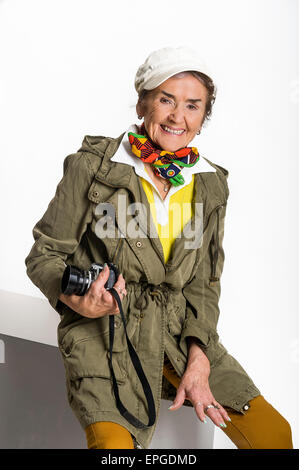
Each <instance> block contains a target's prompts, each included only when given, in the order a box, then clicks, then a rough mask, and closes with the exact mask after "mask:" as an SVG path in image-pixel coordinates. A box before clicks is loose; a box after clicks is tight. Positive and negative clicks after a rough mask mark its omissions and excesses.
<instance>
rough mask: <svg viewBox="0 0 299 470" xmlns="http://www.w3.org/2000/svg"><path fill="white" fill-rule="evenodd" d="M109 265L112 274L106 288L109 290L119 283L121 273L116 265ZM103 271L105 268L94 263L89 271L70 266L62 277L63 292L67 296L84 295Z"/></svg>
mask: <svg viewBox="0 0 299 470" xmlns="http://www.w3.org/2000/svg"><path fill="white" fill-rule="evenodd" d="M107 264H108V267H109V269H110V272H109V279H108V281H107V282H106V284H105V288H106V289H107V290H109V289H111V288H112V287H113V286H114V284H115V282H116V281H117V278H118V276H119V272H118V269H117V266H116V265H115V264H113V263H107ZM103 269H104V266H103V265H102V264H98V263H93V264H92V265H91V267H90V269H89V270H84V269H79V268H76V266H71V265H68V266H67V267H66V268H65V271H64V273H63V276H62V280H61V292H62V293H63V294H65V295H71V294H75V295H80V296H82V295H84V294H85V293H86V292H87V291H88V289H89V288H90V286H91V284H92V283H93V282H94V281H95V280H96V279H97V278H98V276H99V274H100V273H101V272H102V271H103Z"/></svg>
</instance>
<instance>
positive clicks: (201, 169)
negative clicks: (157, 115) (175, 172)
mask: <svg viewBox="0 0 299 470" xmlns="http://www.w3.org/2000/svg"><path fill="white" fill-rule="evenodd" d="M128 132H134V133H137V134H138V132H139V129H138V126H137V124H132V125H131V126H130V127H129V128H128V129H127V131H126V132H125V134H124V137H123V139H122V141H121V143H120V145H119V147H118V149H117V151H116V153H115V154H114V155H113V157H112V158H111V159H110V160H111V161H112V162H119V163H125V164H126V165H131V166H133V167H134V170H135V173H136V174H137V175H139V176H141V177H142V178H144V179H145V180H146V181H148V182H149V183H150V184H151V185H152V187H153V188H154V189H155V191H156V193H157V194H158V196H159V197H160V199H161V200H163V199H162V198H161V196H160V193H159V191H158V188H157V187H156V185H155V183H154V182H153V180H152V179H151V178H150V176H149V175H148V173H147V172H146V170H145V167H144V163H143V161H142V160H141V159H140V158H137V157H136V156H135V155H133V154H132V150H131V144H130V142H129V138H128ZM189 146H192V142H190V144H189ZM211 171H214V172H215V171H216V169H215V168H214V167H213V166H212V165H210V164H209V163H208V162H207V161H206V160H204V159H203V158H200V159H199V161H198V162H197V163H196V165H193V166H191V167H185V168H183V169H182V170H181V174H182V175H183V177H184V180H185V182H184V184H181V185H179V186H171V188H170V190H169V191H168V194H167V196H166V198H165V199H164V201H166V200H169V197H170V196H171V195H172V194H174V193H176V192H177V191H179V190H180V189H182V188H183V187H184V186H186V185H187V184H189V183H191V181H192V175H193V174H194V173H206V172H211Z"/></svg>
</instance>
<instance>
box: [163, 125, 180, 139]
mask: <svg viewBox="0 0 299 470" xmlns="http://www.w3.org/2000/svg"><path fill="white" fill-rule="evenodd" d="M163 126H164V127H166V128H167V129H169V130H166V129H164V127H163ZM160 128H161V130H162V132H163V133H164V134H166V135H172V136H175V137H180V136H181V135H183V134H184V133H185V129H172V128H171V127H168V126H165V125H164V124H160Z"/></svg>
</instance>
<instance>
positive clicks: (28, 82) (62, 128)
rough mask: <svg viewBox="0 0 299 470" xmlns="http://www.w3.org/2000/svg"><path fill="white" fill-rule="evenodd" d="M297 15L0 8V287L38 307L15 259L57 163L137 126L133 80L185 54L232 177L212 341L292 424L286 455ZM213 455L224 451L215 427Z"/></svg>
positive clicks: (293, 398)
mask: <svg viewBox="0 0 299 470" xmlns="http://www.w3.org/2000/svg"><path fill="white" fill-rule="evenodd" d="M298 5H299V2H298V1H296V0H250V1H247V0H228V1H222V0H212V1H211V0H210V1H209V2H207V1H203V0H184V1H183V2H182V1H178V0H171V1H170V0H166V1H163V2H161V1H155V0H152V1H151V2H140V1H135V0H134V1H133V0H127V1H125V2H120V1H115V0H109V1H93V0H84V1H83V0H79V1H78V0H77V1H75V0H59V1H58V0H51V1H41V0H39V1H37V0H27V1H22V0H19V1H17V0H10V1H8V0H5V1H0V67H1V74H0V129H1V131H0V132H1V134H0V145H1V147H0V148H1V184H0V190H1V219H2V223H1V241H2V243H1V271H0V276H1V282H0V288H1V289H3V290H6V291H10V292H16V293H19V294H25V295H30V296H34V297H39V298H43V296H42V294H41V293H40V291H39V290H38V289H37V288H36V287H35V286H34V285H33V284H32V283H31V282H30V280H29V279H28V278H27V276H26V272H25V264H24V259H25V257H26V256H27V254H28V253H29V250H30V248H31V246H32V243H33V238H32V228H33V226H34V224H35V223H36V222H37V220H39V219H40V218H41V216H42V215H43V213H44V212H45V210H46V208H47V206H48V203H49V202H50V200H51V199H52V197H53V196H54V193H55V189H56V186H57V184H58V182H59V180H60V178H61V177H62V164H63V160H64V158H65V157H66V155H68V154H70V153H74V152H76V151H77V149H78V148H79V147H80V146H81V142H82V140H83V137H84V135H87V134H88V135H110V136H113V137H116V136H119V135H120V134H121V133H122V132H123V131H124V130H126V128H127V127H128V125H129V124H131V123H133V122H137V117H136V113H135V103H136V98H137V94H136V92H135V89H134V76H135V73H136V71H137V68H138V66H139V65H140V64H141V63H143V62H144V60H145V58H146V57H147V55H148V54H149V53H150V52H151V51H153V50H155V49H158V48H161V47H165V46H179V45H189V46H191V47H193V48H194V49H196V50H197V51H198V52H199V53H200V55H201V56H202V57H203V58H204V59H205V60H206V62H207V64H208V65H209V67H210V69H211V71H212V73H213V77H214V79H215V82H216V84H217V87H218V95H217V99H216V103H215V105H214V110H213V116H212V119H211V122H210V123H209V124H208V125H207V126H206V127H205V128H204V130H203V131H202V133H201V135H200V136H199V137H198V148H199V151H200V152H201V153H202V154H203V155H204V156H206V157H207V158H208V159H210V160H212V161H214V162H215V163H218V164H220V165H222V166H224V167H225V168H227V169H228V170H229V172H230V175H229V187H230V199H229V204H228V209H227V217H226V229H225V238H224V249H225V253H226V260H225V267H224V272H223V276H222V294H221V304H220V307H221V315H220V319H219V334H220V336H221V340H222V342H223V344H224V345H225V347H226V348H227V349H228V351H229V352H230V353H231V354H232V355H233V356H235V357H236V359H238V361H239V362H240V363H241V364H242V366H243V367H244V368H245V370H246V371H247V372H248V374H249V375H250V376H251V377H252V379H253V380H254V382H255V384H256V385H257V386H258V387H259V388H260V390H261V392H262V395H263V396H264V397H265V398H266V399H267V400H268V401H269V402H270V403H271V404H272V405H273V406H274V407H275V408H276V409H278V410H279V412H280V413H281V414H282V415H283V416H285V418H286V419H287V420H288V421H289V422H290V424H291V426H292V430H293V441H294V447H296V448H298V447H299V429H298V418H299V402H298V396H299V387H298V368H299V331H298V261H299V260H298V235H299V233H298V223H297V214H298V192H297V183H298V181H297V180H298V161H297V158H298V137H297V135H298V130H297V128H296V126H298V110H299V61H298V50H297V48H296V45H297V44H298V13H299V11H298V10H299V8H298ZM296 20H297V21H296ZM296 131H297V133H296ZM1 310H2V309H1ZM1 315H2V316H5V311H1ZM54 317H55V322H56V320H57V323H58V318H57V313H56V312H55V311H53V318H54ZM215 447H218V448H229V447H234V446H233V444H232V443H231V442H230V441H229V440H228V439H227V438H226V436H225V435H224V434H223V433H222V431H221V430H218V429H217V430H216V433H215Z"/></svg>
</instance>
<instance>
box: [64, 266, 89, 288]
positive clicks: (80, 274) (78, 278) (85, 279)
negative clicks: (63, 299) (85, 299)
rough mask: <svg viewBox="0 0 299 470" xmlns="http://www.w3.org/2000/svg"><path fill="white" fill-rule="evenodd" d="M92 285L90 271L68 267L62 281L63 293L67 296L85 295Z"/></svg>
mask: <svg viewBox="0 0 299 470" xmlns="http://www.w3.org/2000/svg"><path fill="white" fill-rule="evenodd" d="M89 285H90V274H89V271H83V270H82V271H81V270H80V269H78V268H76V267H74V266H70V265H69V266H67V267H66V268H65V271H64V273H63V277H62V280H61V291H62V293H63V294H65V295H71V294H76V295H84V294H85V292H86V290H87V289H88V287H89Z"/></svg>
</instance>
